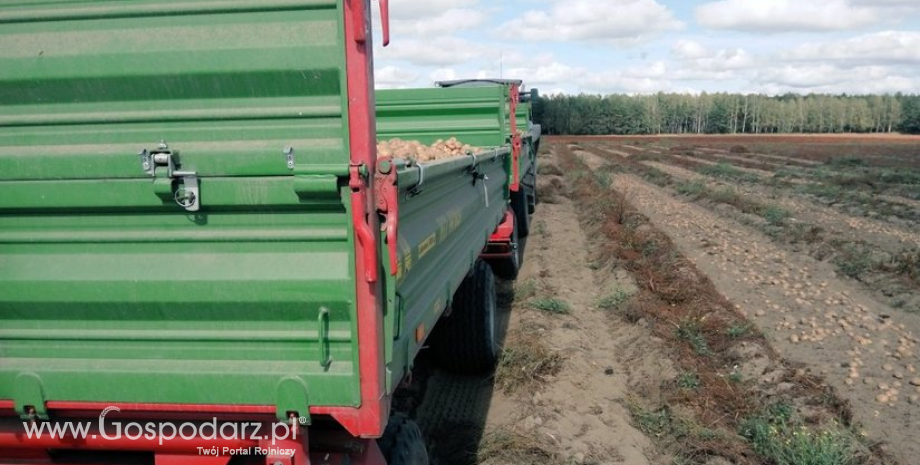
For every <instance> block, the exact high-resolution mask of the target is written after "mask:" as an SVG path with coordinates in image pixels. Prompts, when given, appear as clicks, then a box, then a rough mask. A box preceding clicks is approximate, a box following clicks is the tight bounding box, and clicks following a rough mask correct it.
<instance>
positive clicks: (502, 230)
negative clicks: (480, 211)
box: [479, 208, 515, 260]
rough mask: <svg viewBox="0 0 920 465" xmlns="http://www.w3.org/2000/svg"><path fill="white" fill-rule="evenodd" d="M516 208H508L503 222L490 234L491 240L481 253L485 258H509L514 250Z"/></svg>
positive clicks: (481, 256)
mask: <svg viewBox="0 0 920 465" xmlns="http://www.w3.org/2000/svg"><path fill="white" fill-rule="evenodd" d="M514 221H515V218H514V210H512V209H511V208H508V210H507V211H506V212H505V216H504V218H502V222H501V223H499V224H498V227H497V228H495V232H493V233H492V235H491V236H489V242H488V243H486V247H485V249H483V251H482V253H481V254H480V255H479V257H480V258H482V259H484V260H494V259H502V258H508V257H510V256H511V253H512V251H513V249H512V247H514V244H512V239H513V238H514Z"/></svg>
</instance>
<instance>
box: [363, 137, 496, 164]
mask: <svg viewBox="0 0 920 465" xmlns="http://www.w3.org/2000/svg"><path fill="white" fill-rule="evenodd" d="M480 151H481V150H480V149H479V148H477V147H473V146H471V145H469V144H464V143H462V142H460V141H458V140H457V138H456V137H451V138H450V139H447V140H438V141H436V142H435V143H434V144H431V145H425V144H423V143H421V142H419V141H415V140H408V141H407V140H402V139H391V140H387V141H380V142H377V156H378V157H393V158H405V159H409V160H415V161H417V162H420V163H424V162H429V161H436V160H443V159H445V158H453V157H460V156H465V155H469V154H477V153H479V152H480Z"/></svg>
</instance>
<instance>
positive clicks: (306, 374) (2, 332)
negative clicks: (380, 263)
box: [0, 0, 360, 411]
mask: <svg viewBox="0 0 920 465" xmlns="http://www.w3.org/2000/svg"><path fill="white" fill-rule="evenodd" d="M343 37H344V35H343V11H342V2H341V0H339V1H335V0H299V1H284V0H266V1H255V0H197V1H146V0H135V1H130V2H129V1H119V2H112V1H54V2H51V1H41V2H0V354H2V358H0V399H10V398H12V399H14V400H16V402H17V405H18V406H19V407H22V406H23V405H24V404H26V405H28V404H35V403H36V402H37V401H38V400H66V401H99V402H116V401H118V402H146V403H192V404H247V405H279V406H289V405H291V403H292V402H293V403H294V404H296V403H297V402H300V401H301V400H302V399H306V398H307V390H309V396H308V397H309V402H310V404H311V405H357V404H358V403H359V402H360V399H359V380H358V374H357V345H356V341H355V340H354V337H353V335H354V334H355V317H354V315H355V309H354V299H355V297H354V296H355V281H354V280H355V277H354V274H355V273H354V269H353V268H354V259H353V254H354V252H353V250H354V245H353V240H352V233H351V226H350V224H349V220H350V214H349V213H348V208H349V203H348V198H349V196H348V193H349V191H348V189H347V188H346V189H345V191H346V192H345V194H344V195H343V194H342V193H341V192H340V185H341V184H342V181H340V180H339V179H338V178H337V177H336V174H342V173H345V172H347V168H348V162H349V155H348V142H347V140H348V138H347V136H348V132H347V124H346V110H345V109H346V108H347V99H346V97H345V91H344V89H345V85H346V76H345V53H344V39H343ZM160 141H166V142H167V144H168V148H169V149H171V150H173V151H174V153H173V156H174V160H175V162H176V164H177V168H178V169H181V170H183V171H193V172H195V173H196V174H197V175H198V176H199V177H200V196H199V199H200V203H201V210H200V211H199V212H187V211H185V210H184V209H183V208H182V207H180V206H179V205H177V204H176V202H175V200H174V199H173V198H172V196H173V194H174V192H173V191H174V190H175V189H176V185H177V183H179V182H180V181H179V180H170V179H168V178H164V176H165V175H166V173H165V169H163V170H159V169H158V171H157V173H156V174H157V176H156V181H154V178H152V177H151V176H150V175H149V173H146V172H145V170H144V169H143V166H142V161H141V159H140V157H139V156H138V153H139V152H140V151H142V150H144V149H148V150H152V149H157V146H158V144H159V142H160ZM286 147H292V148H293V149H294V152H293V157H294V163H293V164H294V165H295V166H294V168H293V169H292V168H291V167H290V166H289V165H288V163H289V160H288V157H287V156H286V155H285V153H284V149H285V148H286ZM324 173H325V174H324ZM327 354H328V356H329V357H330V358H331V364H325V363H323V361H324V360H323V359H324V358H325V356H326V355H327ZM22 373H34V374H35V377H37V381H35V380H33V379H32V378H31V377H30V376H31V375H30V376H26V377H25V378H23V377H22V376H20V375H21V374H22ZM289 377H291V378H293V380H294V381H293V382H294V384H295V385H298V386H300V388H298V389H301V390H302V391H303V392H302V394H303V397H302V398H300V400H298V398H299V397H298V396H297V395H294V396H293V397H292V396H291V390H290V389H289V387H290V385H288V386H287V387H285V388H281V387H279V386H280V383H281V380H282V379H285V378H289ZM295 391H296V389H295ZM304 407H305V406H304V405H302V404H299V405H296V409H297V410H301V411H302V410H303V409H304Z"/></svg>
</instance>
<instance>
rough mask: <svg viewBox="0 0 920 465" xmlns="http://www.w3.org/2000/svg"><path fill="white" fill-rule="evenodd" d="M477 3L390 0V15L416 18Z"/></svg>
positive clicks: (435, 0) (436, 0)
mask: <svg viewBox="0 0 920 465" xmlns="http://www.w3.org/2000/svg"><path fill="white" fill-rule="evenodd" d="M374 4H375V5H376V4H377V3H376V2H374ZM477 5H479V0H393V1H391V2H390V16H391V17H392V18H393V19H394V20H417V19H422V18H428V17H432V16H438V15H440V14H442V13H443V12H445V11H448V10H451V9H458V8H467V7H474V6H477Z"/></svg>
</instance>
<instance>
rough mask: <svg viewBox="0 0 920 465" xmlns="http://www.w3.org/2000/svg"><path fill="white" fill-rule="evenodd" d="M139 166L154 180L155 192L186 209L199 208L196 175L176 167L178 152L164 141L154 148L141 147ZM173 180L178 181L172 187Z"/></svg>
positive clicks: (198, 189)
mask: <svg viewBox="0 0 920 465" xmlns="http://www.w3.org/2000/svg"><path fill="white" fill-rule="evenodd" d="M139 155H140V158H141V168H143V170H144V172H145V173H147V175H148V176H150V177H152V178H156V180H155V181H154V186H155V191H156V194H157V195H159V196H161V197H166V198H169V197H171V198H172V200H174V201H175V202H176V204H178V205H179V206H180V207H182V208H184V209H185V210H186V211H190V212H197V211H198V210H200V209H201V193H200V188H199V185H198V175H197V174H196V173H195V172H194V171H181V170H179V169H177V163H176V159H177V158H178V153H177V152H173V151H172V150H170V149H169V146H168V145H167V144H166V142H165V141H163V142H160V144H159V145H158V146H157V148H156V149H155V150H147V149H143V150H141V152H140V153H139ZM173 181H178V184H177V185H176V186H175V187H174V186H173V184H174V182H173Z"/></svg>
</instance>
